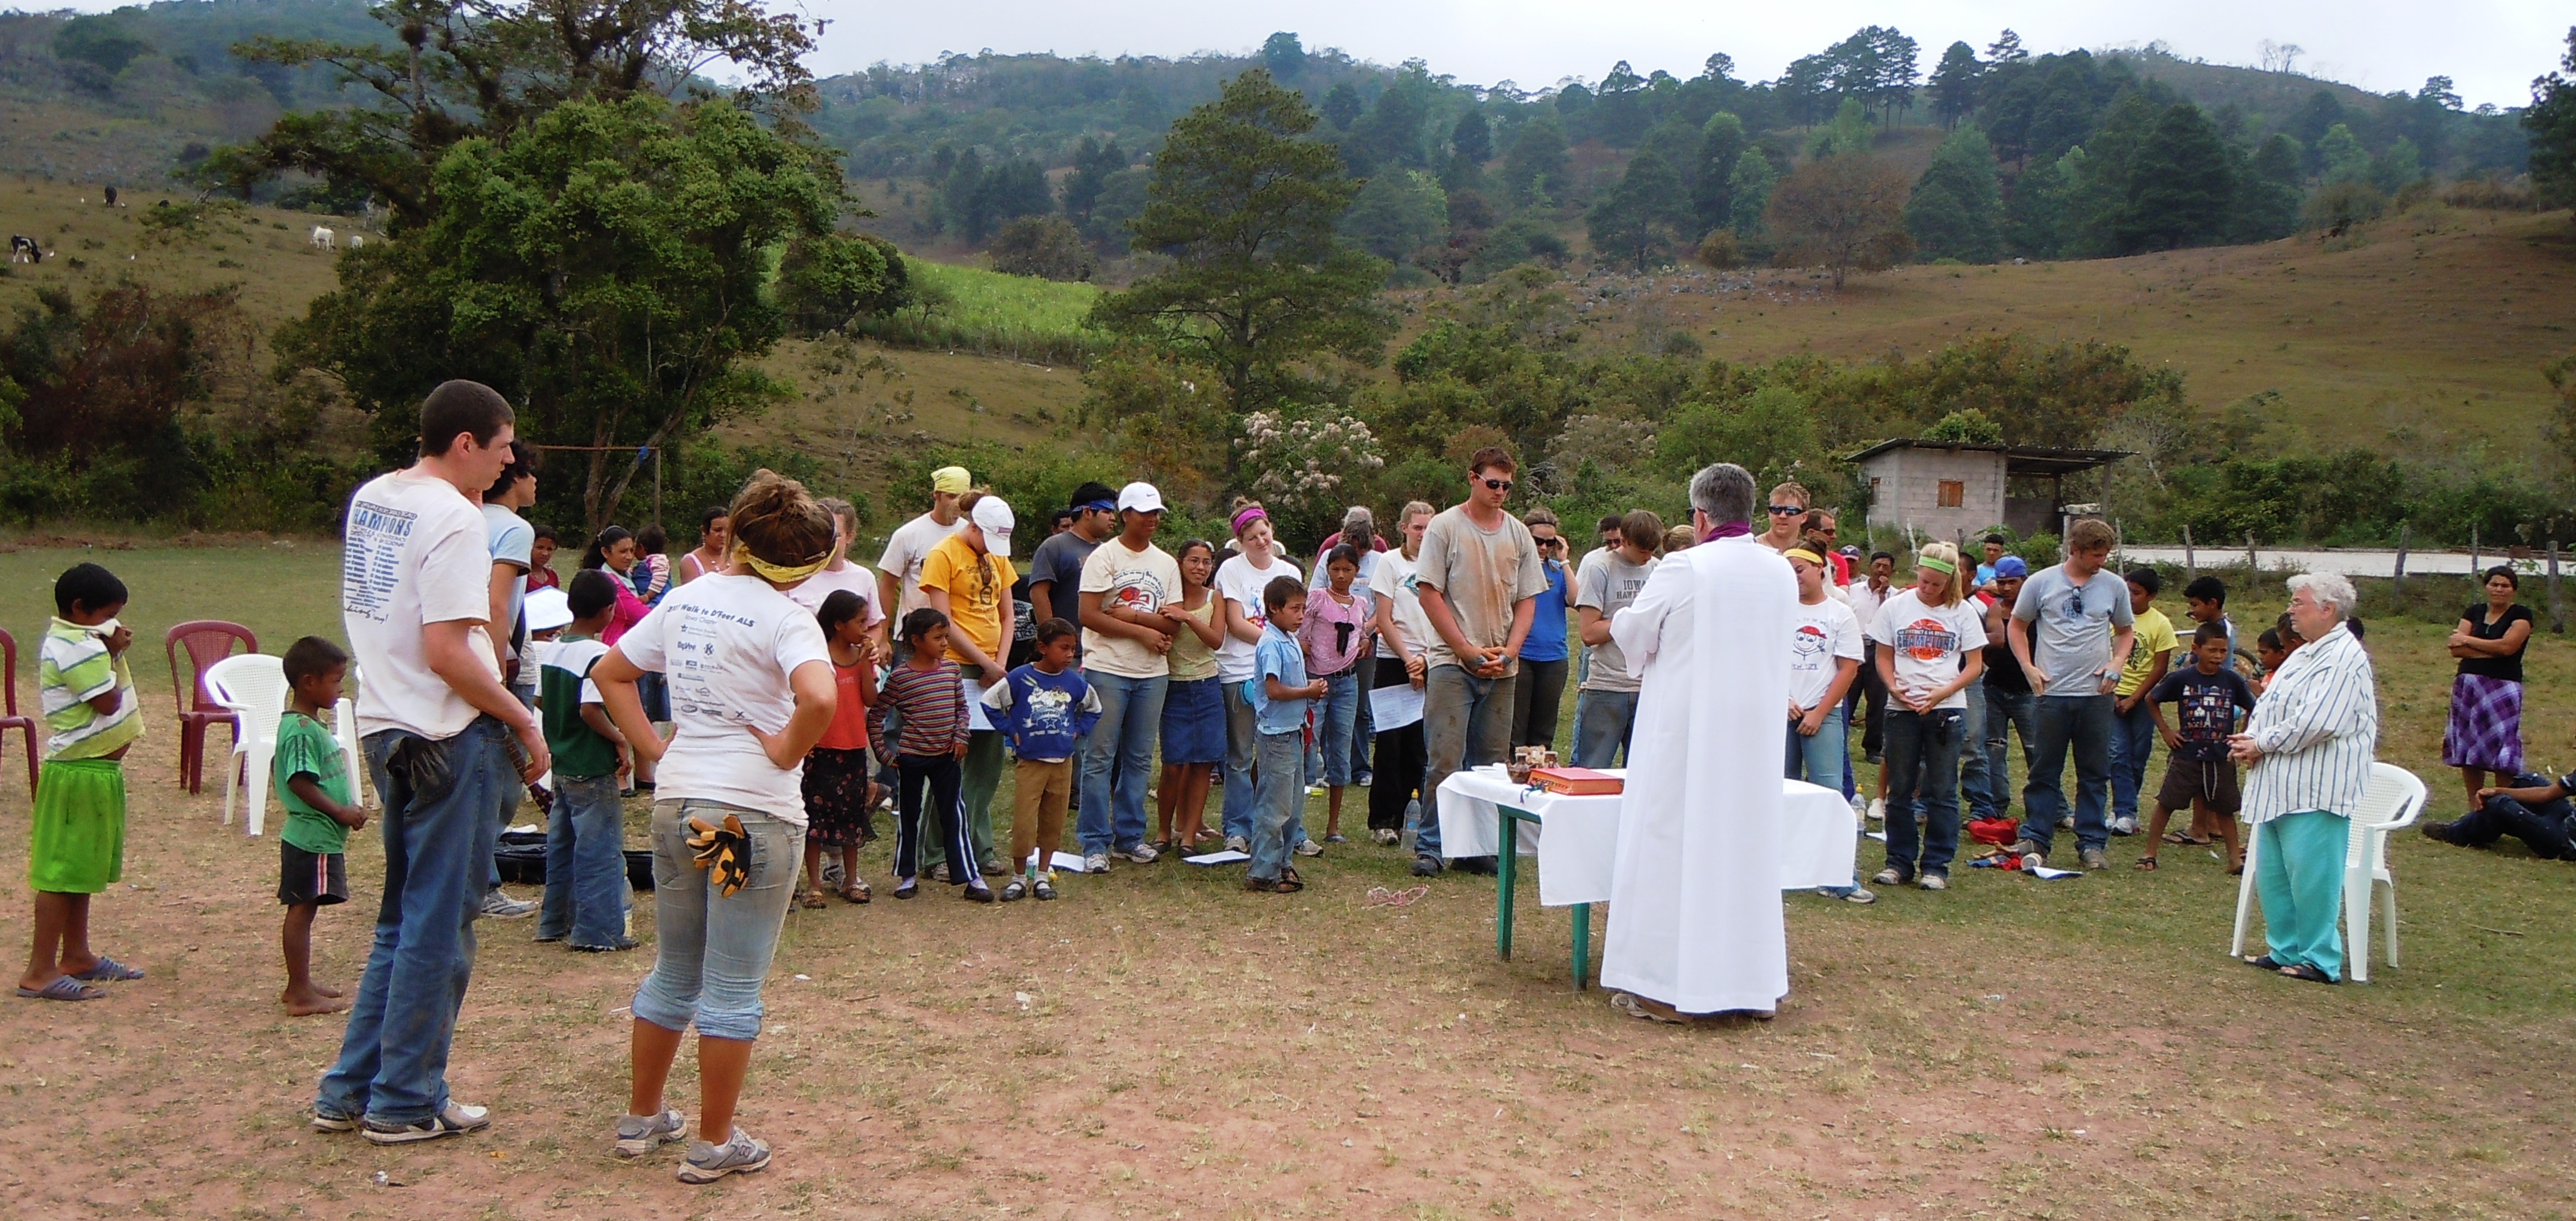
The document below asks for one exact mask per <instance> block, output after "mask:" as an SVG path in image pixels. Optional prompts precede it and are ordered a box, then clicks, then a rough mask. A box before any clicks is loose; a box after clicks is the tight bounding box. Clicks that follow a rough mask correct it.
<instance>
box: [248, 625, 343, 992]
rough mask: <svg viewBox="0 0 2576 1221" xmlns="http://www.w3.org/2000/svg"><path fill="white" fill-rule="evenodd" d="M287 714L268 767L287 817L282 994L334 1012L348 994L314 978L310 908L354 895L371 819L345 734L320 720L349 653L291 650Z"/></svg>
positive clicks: (313, 647) (281, 863)
mask: <svg viewBox="0 0 2576 1221" xmlns="http://www.w3.org/2000/svg"><path fill="white" fill-rule="evenodd" d="M285 662H286V685H287V687H288V688H289V690H290V691H291V692H292V694H291V695H290V696H289V697H288V701H287V706H286V716H285V717H284V718H283V719H282V720H280V721H279V722H278V726H277V759H276V763H275V764H274V766H273V767H272V768H271V769H270V773H271V775H272V776H273V777H274V784H275V787H276V789H277V799H278V801H279V802H281V803H283V804H284V805H285V806H286V825H285V826H284V827H282V828H280V829H279V830H278V833H277V853H278V867H277V901H278V902H280V903H283V904H285V905H286V931H285V933H284V934H283V937H282V939H283V940H284V942H285V945H286V991H284V992H282V993H280V994H278V998H277V999H278V1000H279V1001H280V1002H281V1003H283V1004H284V1005H285V1006H286V1012H287V1013H288V1014H290V1015H292V1016H295V1017H307V1016H310V1015H312V1014H316V1013H337V1012H339V1011H340V1010H343V1009H346V1008H348V1007H349V997H348V994H347V993H345V992H342V991H341V990H340V989H338V988H333V987H330V986H327V985H324V984H317V983H314V982H313V914H314V913H315V912H318V911H320V910H321V909H322V908H323V907H325V906H327V905H329V904H333V903H345V902H347V901H348V899H349V865H348V858H347V856H346V855H345V853H346V851H347V849H348V844H349V832H351V831H354V830H357V829H358V828H360V827H363V826H366V825H367V812H366V811H365V810H363V809H360V808H359V807H358V795H357V790H356V789H355V787H354V786H352V785H351V783H350V779H349V760H348V756H347V755H345V754H342V753H341V751H340V740H339V739H338V738H335V737H332V736H331V731H330V730H329V729H326V728H324V727H323V725H322V719H321V718H322V710H323V709H325V708H330V707H334V706H336V705H337V704H339V702H340V683H341V680H342V679H343V678H345V677H347V676H348V673H349V655H348V654H347V653H345V652H342V651H341V649H340V646H338V645H336V644H333V643H331V642H330V641H328V640H324V639H322V638H321V637H319V636H307V637H305V638H304V639H302V640H298V641H296V642H295V643H294V645H292V646H291V647H289V648H288V649H287V650H286V658H285Z"/></svg>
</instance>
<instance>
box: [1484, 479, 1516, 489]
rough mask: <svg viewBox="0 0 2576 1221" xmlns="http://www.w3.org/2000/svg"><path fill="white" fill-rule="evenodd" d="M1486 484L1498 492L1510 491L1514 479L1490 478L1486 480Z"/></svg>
mask: <svg viewBox="0 0 2576 1221" xmlns="http://www.w3.org/2000/svg"><path fill="white" fill-rule="evenodd" d="M1485 486H1486V487H1489V488H1492V489H1494V490H1495V491H1497V492H1508V491H1511V490H1512V481H1511V480H1509V479H1488V480H1486V481H1485Z"/></svg>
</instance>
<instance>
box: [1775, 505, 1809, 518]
mask: <svg viewBox="0 0 2576 1221" xmlns="http://www.w3.org/2000/svg"><path fill="white" fill-rule="evenodd" d="M1804 512H1806V510H1805V509H1801V508H1799V507H1798V506H1796V505H1773V506H1771V516H1773V517H1784V516H1787V515H1788V514H1791V513H1804Z"/></svg>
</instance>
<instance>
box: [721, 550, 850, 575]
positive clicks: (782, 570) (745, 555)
mask: <svg viewBox="0 0 2576 1221" xmlns="http://www.w3.org/2000/svg"><path fill="white" fill-rule="evenodd" d="M733 558H735V559H737V560H740V561H742V562H743V563H744V564H747V565H749V566H750V567H751V570H752V571H753V572H756V573H759V574H760V575H761V577H762V578H764V579H766V580H770V581H775V582H777V583H778V584H781V585H791V584H794V583H795V582H798V581H802V580H804V579H805V578H807V577H810V576H812V575H814V574H815V573H818V572H821V571H823V566H824V565H825V564H829V563H831V562H832V553H831V552H829V551H826V552H824V553H823V555H822V558H820V559H817V560H815V561H814V562H813V563H810V564H772V563H770V562H769V561H767V560H764V559H762V558H760V557H759V556H756V555H753V554H752V553H751V548H749V547H746V546H743V545H742V544H740V543H736V544H734V548H733Z"/></svg>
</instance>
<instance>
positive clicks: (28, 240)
mask: <svg viewBox="0 0 2576 1221" xmlns="http://www.w3.org/2000/svg"><path fill="white" fill-rule="evenodd" d="M9 261H10V262H12V263H42V262H44V261H45V248H44V247H42V246H39V245H37V244H36V239H34V238H32V237H28V236H27V235H25V234H23V233H12V234H10V235H9Z"/></svg>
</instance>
